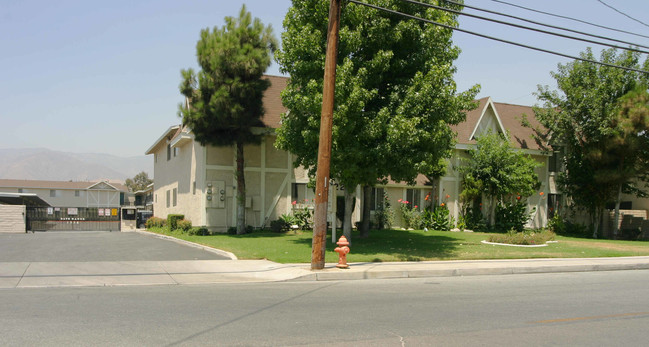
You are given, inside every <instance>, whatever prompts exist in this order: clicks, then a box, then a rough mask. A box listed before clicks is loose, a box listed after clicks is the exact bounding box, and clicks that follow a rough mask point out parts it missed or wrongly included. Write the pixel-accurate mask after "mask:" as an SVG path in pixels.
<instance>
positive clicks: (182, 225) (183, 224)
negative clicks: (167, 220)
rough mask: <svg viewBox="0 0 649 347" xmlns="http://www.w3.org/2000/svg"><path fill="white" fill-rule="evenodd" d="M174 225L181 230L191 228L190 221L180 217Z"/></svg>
mask: <svg viewBox="0 0 649 347" xmlns="http://www.w3.org/2000/svg"><path fill="white" fill-rule="evenodd" d="M176 227H177V228H178V229H180V230H182V231H185V232H187V231H189V229H191V228H192V222H191V221H190V220H187V219H181V220H179V221H176Z"/></svg>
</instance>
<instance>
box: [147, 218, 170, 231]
mask: <svg viewBox="0 0 649 347" xmlns="http://www.w3.org/2000/svg"><path fill="white" fill-rule="evenodd" d="M166 222H167V221H166V220H164V219H162V218H158V217H151V218H149V219H147V221H146V228H147V229H151V228H163V227H164V226H165V224H166Z"/></svg>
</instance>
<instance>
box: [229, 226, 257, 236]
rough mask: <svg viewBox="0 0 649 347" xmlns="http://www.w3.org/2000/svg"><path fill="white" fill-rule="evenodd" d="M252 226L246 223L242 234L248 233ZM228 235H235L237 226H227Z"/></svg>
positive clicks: (250, 231)
mask: <svg viewBox="0 0 649 347" xmlns="http://www.w3.org/2000/svg"><path fill="white" fill-rule="evenodd" d="M253 230H254V228H253V227H252V225H247V226H246V228H245V229H244V230H243V233H244V234H250V233H252V231H253ZM227 233H228V235H237V227H229V228H228V231H227Z"/></svg>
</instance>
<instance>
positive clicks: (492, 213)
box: [489, 196, 496, 227]
mask: <svg viewBox="0 0 649 347" xmlns="http://www.w3.org/2000/svg"><path fill="white" fill-rule="evenodd" d="M495 225H496V197H493V196H490V197H489V226H491V227H494V226H495Z"/></svg>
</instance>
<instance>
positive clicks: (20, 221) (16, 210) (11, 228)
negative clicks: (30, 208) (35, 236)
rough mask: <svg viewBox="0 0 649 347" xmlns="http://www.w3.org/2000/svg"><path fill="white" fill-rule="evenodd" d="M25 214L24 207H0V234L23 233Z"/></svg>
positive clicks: (24, 229)
mask: <svg viewBox="0 0 649 347" xmlns="http://www.w3.org/2000/svg"><path fill="white" fill-rule="evenodd" d="M25 212H26V208H25V206H24V205H0V233H24V232H25V231H26V230H27V228H26V223H25Z"/></svg>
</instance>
